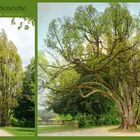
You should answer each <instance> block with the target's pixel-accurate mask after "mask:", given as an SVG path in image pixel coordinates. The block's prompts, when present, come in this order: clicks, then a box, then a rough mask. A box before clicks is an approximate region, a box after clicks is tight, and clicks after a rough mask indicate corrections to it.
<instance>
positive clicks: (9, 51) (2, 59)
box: [0, 30, 22, 126]
mask: <svg viewBox="0 0 140 140" xmlns="http://www.w3.org/2000/svg"><path fill="white" fill-rule="evenodd" d="M21 80H22V62H21V59H20V56H19V54H18V53H17V49H16V46H15V45H14V43H13V42H12V41H9V40H8V38H7V35H6V33H5V31H4V30H2V31H1V32H0V126H7V125H9V119H10V116H11V113H12V109H13V108H14V107H15V106H16V104H17V101H16V99H17V96H18V95H19V93H20V91H21Z"/></svg>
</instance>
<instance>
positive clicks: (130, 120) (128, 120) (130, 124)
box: [119, 113, 137, 131]
mask: <svg viewBox="0 0 140 140" xmlns="http://www.w3.org/2000/svg"><path fill="white" fill-rule="evenodd" d="M128 114H129V113H128ZM128 114H127V115H126V114H123V115H121V124H120V126H119V128H120V129H123V130H128V131H135V130H136V129H137V124H136V120H135V117H133V116H132V115H128Z"/></svg>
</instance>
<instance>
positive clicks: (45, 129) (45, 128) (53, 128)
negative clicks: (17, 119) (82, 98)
mask: <svg viewBox="0 0 140 140" xmlns="http://www.w3.org/2000/svg"><path fill="white" fill-rule="evenodd" d="M102 127H103V126H98V127H95V126H93V127H90V128H102ZM82 129H86V128H74V127H73V126H72V125H42V126H40V127H38V133H51V132H65V131H73V130H82ZM119 131H120V130H118V129H117V126H116V128H115V129H111V130H109V132H119ZM137 132H140V125H138V129H137Z"/></svg>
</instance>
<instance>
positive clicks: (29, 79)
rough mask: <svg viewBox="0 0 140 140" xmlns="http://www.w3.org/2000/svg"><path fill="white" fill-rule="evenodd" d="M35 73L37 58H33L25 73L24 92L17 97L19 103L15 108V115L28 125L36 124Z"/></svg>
mask: <svg viewBox="0 0 140 140" xmlns="http://www.w3.org/2000/svg"><path fill="white" fill-rule="evenodd" d="M35 74H36V69H35V60H34V59H31V62H30V64H29V65H28V66H27V67H26V71H25V73H24V77H23V83H22V92H21V95H20V96H19V97H18V99H17V101H18V105H17V107H16V108H15V109H14V116H15V117H16V118H17V119H18V120H19V121H20V122H22V123H23V125H24V126H26V127H27V126H28V127H34V125H35Z"/></svg>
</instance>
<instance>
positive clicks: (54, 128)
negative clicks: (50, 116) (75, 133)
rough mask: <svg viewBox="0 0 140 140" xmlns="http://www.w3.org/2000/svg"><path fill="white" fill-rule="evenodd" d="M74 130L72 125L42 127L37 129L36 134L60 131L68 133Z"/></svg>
mask: <svg viewBox="0 0 140 140" xmlns="http://www.w3.org/2000/svg"><path fill="white" fill-rule="evenodd" d="M69 130H76V128H74V127H73V126H72V125H43V126H41V127H38V133H44V132H47V133H49V132H60V131H69Z"/></svg>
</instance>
